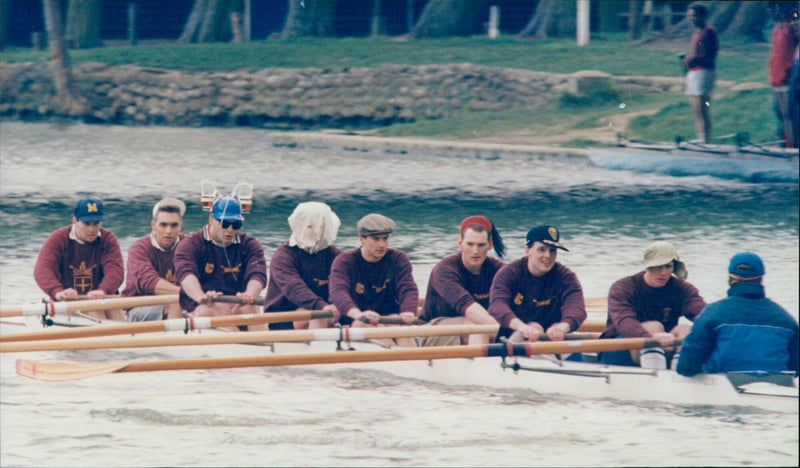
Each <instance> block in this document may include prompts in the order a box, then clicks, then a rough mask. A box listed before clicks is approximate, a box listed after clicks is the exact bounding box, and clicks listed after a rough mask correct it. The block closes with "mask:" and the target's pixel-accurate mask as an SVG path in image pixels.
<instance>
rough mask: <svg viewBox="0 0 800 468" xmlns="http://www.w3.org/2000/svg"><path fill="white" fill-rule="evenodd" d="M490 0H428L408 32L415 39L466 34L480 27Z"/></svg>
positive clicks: (472, 32)
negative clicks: (467, 0)
mask: <svg viewBox="0 0 800 468" xmlns="http://www.w3.org/2000/svg"><path fill="white" fill-rule="evenodd" d="M489 1H490V0H472V1H469V2H465V1H463V0H430V1H429V2H428V4H427V5H425V9H424V10H423V11H422V15H420V17H419V20H418V21H417V24H416V25H414V27H413V28H412V29H411V31H410V32H409V35H410V36H411V37H413V38H415V39H421V38H426V37H429V38H433V37H450V36H468V35H471V34H474V32H475V31H476V30H479V29H480V25H481V23H482V22H483V21H484V20H485V18H486V12H487V9H488V7H489Z"/></svg>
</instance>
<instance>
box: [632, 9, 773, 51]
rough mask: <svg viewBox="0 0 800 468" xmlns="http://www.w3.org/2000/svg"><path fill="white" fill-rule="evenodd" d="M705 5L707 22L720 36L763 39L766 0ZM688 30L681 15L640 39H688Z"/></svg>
mask: <svg viewBox="0 0 800 468" xmlns="http://www.w3.org/2000/svg"><path fill="white" fill-rule="evenodd" d="M707 5H708V10H709V12H708V24H710V25H712V26H714V28H715V29H716V30H717V33H719V35H720V37H725V38H733V37H738V38H742V39H747V40H752V41H759V42H760V41H763V40H764V28H765V27H766V25H767V20H768V19H769V9H768V8H767V5H768V3H767V2H758V1H742V2H709V3H707ZM692 31H694V27H693V26H692V24H691V23H689V20H687V19H686V18H683V19H682V20H681V21H680V22H678V23H676V24H674V25H672V26H670V27H668V28H666V29H665V30H664V31H663V32H661V33H660V34H656V35H654V36H651V37H648V38H645V39H643V40H642V42H643V43H651V42H658V41H662V40H668V41H670V40H674V39H677V38H684V37H685V38H687V40H688V38H689V36H691V35H692Z"/></svg>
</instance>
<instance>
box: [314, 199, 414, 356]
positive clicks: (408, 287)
mask: <svg viewBox="0 0 800 468" xmlns="http://www.w3.org/2000/svg"><path fill="white" fill-rule="evenodd" d="M356 229H357V230H358V240H359V241H360V242H361V247H357V248H355V249H352V250H348V251H347V252H343V253H342V254H340V255H339V256H337V257H336V259H335V260H334V261H333V265H332V266H331V275H330V299H331V302H333V303H334V304H336V307H337V308H338V309H339V311H340V312H341V313H342V317H341V319H340V322H341V323H342V324H343V325H351V326H353V327H379V326H390V325H389V324H379V323H378V322H379V320H380V318H381V316H394V317H399V318H400V320H401V321H402V322H403V323H404V324H406V325H411V324H413V323H414V322H415V321H416V320H417V305H418V304H419V291H418V289H417V284H416V283H415V282H414V277H413V275H412V268H411V261H410V260H409V258H408V255H406V253H405V252H402V251H400V250H397V249H392V248H390V247H389V236H390V235H391V234H392V233H393V232H394V229H395V222H394V221H393V220H391V219H390V218H387V217H386V216H383V215H380V214H377V213H370V214H368V215H366V216H364V217H363V218H361V219H360V220H359V221H358V223H357V224H356ZM395 342H396V343H397V344H400V345H404V346H416V342H415V341H414V340H413V339H411V338H398V339H396V340H395Z"/></svg>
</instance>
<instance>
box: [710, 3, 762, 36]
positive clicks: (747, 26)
mask: <svg viewBox="0 0 800 468" xmlns="http://www.w3.org/2000/svg"><path fill="white" fill-rule="evenodd" d="M736 3H740V6H739V8H738V9H736V11H735V14H734V15H732V17H731V18H730V20H729V21H727V22H726V23H724V24H723V23H722V21H720V20H719V19H715V18H712V23H711V24H713V25H715V27H717V30H718V31H719V32H720V34H724V35H725V36H726V37H731V36H738V37H745V38H748V39H751V40H753V41H757V42H761V41H764V40H765V38H764V27H765V26H766V24H767V19H768V17H769V9H768V7H767V5H768V3H766V2H736ZM720 9H721V8H718V10H720ZM717 25H719V26H717Z"/></svg>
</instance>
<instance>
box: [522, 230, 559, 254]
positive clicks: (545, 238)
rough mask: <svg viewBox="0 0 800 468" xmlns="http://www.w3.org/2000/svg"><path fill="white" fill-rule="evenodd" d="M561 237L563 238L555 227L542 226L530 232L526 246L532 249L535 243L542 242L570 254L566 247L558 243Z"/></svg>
mask: <svg viewBox="0 0 800 468" xmlns="http://www.w3.org/2000/svg"><path fill="white" fill-rule="evenodd" d="M559 237H561V236H560V234H559V233H558V229H556V227H555V226H548V225H542V226H536V227H532V228H531V230H530V231H528V235H527V236H525V246H526V247H530V246H532V245H533V243H534V242H541V243H542V244H544V245H549V246H550V247H557V248H559V249H563V250H566V251H567V252H569V250H568V249H567V248H566V247H564V246H563V245H561V243H559V242H558V239H559Z"/></svg>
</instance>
